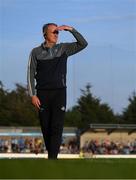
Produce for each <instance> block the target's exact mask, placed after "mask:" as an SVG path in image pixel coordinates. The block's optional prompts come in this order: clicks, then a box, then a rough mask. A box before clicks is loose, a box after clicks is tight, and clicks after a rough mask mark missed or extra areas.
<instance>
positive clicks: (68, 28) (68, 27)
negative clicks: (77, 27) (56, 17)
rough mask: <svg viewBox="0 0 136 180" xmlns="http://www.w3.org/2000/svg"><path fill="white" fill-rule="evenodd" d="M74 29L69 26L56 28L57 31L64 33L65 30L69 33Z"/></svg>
mask: <svg viewBox="0 0 136 180" xmlns="http://www.w3.org/2000/svg"><path fill="white" fill-rule="evenodd" d="M72 29H73V27H70V26H67V25H62V26H58V27H57V28H56V30H58V31H63V30H65V31H68V30H72Z"/></svg>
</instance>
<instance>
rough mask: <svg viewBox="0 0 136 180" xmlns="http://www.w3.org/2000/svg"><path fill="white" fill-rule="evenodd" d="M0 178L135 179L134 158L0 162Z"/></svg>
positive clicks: (14, 160) (135, 162) (135, 165)
mask: <svg viewBox="0 0 136 180" xmlns="http://www.w3.org/2000/svg"><path fill="white" fill-rule="evenodd" d="M0 178H1V179H10V178H11V179H21V178H22V179H57V178H58V179H70V178H71V179H72V178H73V179H87V178H88V179H97V178H98V179H136V160H135V159H79V160H74V159H73V160H68V159H63V160H62V159H60V160H47V159H1V160H0Z"/></svg>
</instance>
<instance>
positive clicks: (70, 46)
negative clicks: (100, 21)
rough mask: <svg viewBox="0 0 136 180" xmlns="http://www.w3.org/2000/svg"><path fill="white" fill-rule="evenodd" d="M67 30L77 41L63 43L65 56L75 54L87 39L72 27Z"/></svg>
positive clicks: (85, 44)
mask: <svg viewBox="0 0 136 180" xmlns="http://www.w3.org/2000/svg"><path fill="white" fill-rule="evenodd" d="M69 32H71V33H72V34H73V36H74V37H75V38H76V40H77V41H76V42H73V43H64V51H65V52H66V54H67V56H71V55H73V54H76V53H77V52H79V51H81V50H82V49H84V48H85V47H86V46H87V45H88V43H87V41H86V40H85V39H84V37H83V36H82V35H81V34H80V33H79V32H78V31H77V30H75V29H74V28H73V29H72V30H71V31H69Z"/></svg>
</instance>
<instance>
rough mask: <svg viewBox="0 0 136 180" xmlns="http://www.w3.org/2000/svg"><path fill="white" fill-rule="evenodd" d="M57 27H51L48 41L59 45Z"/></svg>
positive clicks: (48, 30) (49, 27) (48, 32)
mask: <svg viewBox="0 0 136 180" xmlns="http://www.w3.org/2000/svg"><path fill="white" fill-rule="evenodd" d="M56 28H57V26H55V25H49V26H48V29H47V32H46V40H47V41H48V42H50V43H55V44H56V43H57V40H58V33H59V32H58V31H57V30H56Z"/></svg>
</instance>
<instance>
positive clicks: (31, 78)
mask: <svg viewBox="0 0 136 180" xmlns="http://www.w3.org/2000/svg"><path fill="white" fill-rule="evenodd" d="M36 66H37V61H36V57H35V55H34V52H33V50H32V52H31V53H30V56H29V61H28V68H27V84H28V92H29V95H30V96H34V95H36V92H35V73H36Z"/></svg>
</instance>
